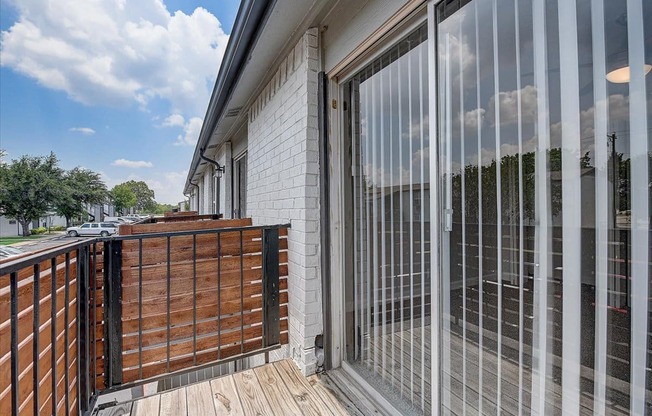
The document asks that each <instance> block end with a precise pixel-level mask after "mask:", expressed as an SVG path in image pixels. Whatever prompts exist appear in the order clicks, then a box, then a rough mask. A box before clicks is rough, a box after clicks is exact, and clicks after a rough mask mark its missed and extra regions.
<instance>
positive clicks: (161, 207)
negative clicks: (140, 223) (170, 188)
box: [147, 203, 176, 215]
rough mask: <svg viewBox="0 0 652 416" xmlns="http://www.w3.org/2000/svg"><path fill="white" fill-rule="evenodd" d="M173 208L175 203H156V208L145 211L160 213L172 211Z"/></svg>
mask: <svg viewBox="0 0 652 416" xmlns="http://www.w3.org/2000/svg"><path fill="white" fill-rule="evenodd" d="M174 208H176V205H171V204H159V203H157V204H156V208H155V209H153V210H151V211H147V213H148V214H158V215H162V214H165V213H166V212H170V211H172V210H173V209H174Z"/></svg>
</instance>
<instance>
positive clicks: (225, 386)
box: [210, 376, 245, 416]
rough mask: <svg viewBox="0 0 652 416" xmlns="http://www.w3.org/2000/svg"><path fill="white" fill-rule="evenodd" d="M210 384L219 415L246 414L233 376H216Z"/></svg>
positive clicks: (235, 415)
mask: <svg viewBox="0 0 652 416" xmlns="http://www.w3.org/2000/svg"><path fill="white" fill-rule="evenodd" d="M210 384H211V390H212V392H213V402H214V404H215V409H216V410H217V414H218V415H225V416H244V414H245V413H244V410H243V409H242V403H240V397H239V395H238V391H237V389H236V387H235V381H234V380H233V377H231V376H226V377H220V378H216V379H213V380H211V381H210Z"/></svg>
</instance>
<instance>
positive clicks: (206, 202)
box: [200, 167, 213, 214]
mask: <svg viewBox="0 0 652 416" xmlns="http://www.w3.org/2000/svg"><path fill="white" fill-rule="evenodd" d="M201 184H202V189H203V200H202V205H203V206H202V212H200V214H212V213H213V168H212V167H207V168H206V170H205V171H204V176H203V179H202V181H201Z"/></svg>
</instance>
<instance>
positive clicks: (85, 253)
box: [77, 245, 91, 412]
mask: <svg viewBox="0 0 652 416" xmlns="http://www.w3.org/2000/svg"><path fill="white" fill-rule="evenodd" d="M89 263H90V250H89V246H87V245H86V246H82V247H80V248H79V251H78V253H77V316H78V317H79V321H78V325H77V331H78V332H77V340H78V342H79V344H78V345H79V348H78V349H77V359H78V361H77V362H78V363H79V365H78V366H77V383H78V384H77V389H78V391H79V407H80V409H81V411H82V412H85V411H87V410H88V406H89V401H90V397H91V394H90V391H91V389H90V365H89V361H90V348H89V345H90V337H89V332H90V329H89V328H90V321H89V296H88V295H89V293H88V291H89V274H90V273H89V271H90V270H89V267H90V266H89Z"/></svg>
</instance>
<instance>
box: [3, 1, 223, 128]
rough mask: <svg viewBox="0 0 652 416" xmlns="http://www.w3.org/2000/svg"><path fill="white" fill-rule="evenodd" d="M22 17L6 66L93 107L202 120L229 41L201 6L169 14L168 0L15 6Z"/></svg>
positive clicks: (7, 44) (11, 33)
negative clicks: (165, 106) (163, 104)
mask: <svg viewBox="0 0 652 416" xmlns="http://www.w3.org/2000/svg"><path fill="white" fill-rule="evenodd" d="M13 6H14V7H15V8H16V9H17V11H18V14H19V18H18V19H17V21H16V23H14V24H13V25H12V26H11V27H10V28H9V29H8V30H6V31H3V32H2V34H1V38H0V62H1V64H2V65H3V66H6V67H9V68H11V69H13V70H14V71H16V72H19V73H22V74H24V75H26V76H28V77H31V78H34V79H36V80H37V81H38V82H39V83H40V84H41V85H43V86H45V87H47V88H51V89H55V90H61V91H65V92H66V93H67V94H68V95H69V96H70V97H71V98H72V99H74V100H76V101H79V102H82V103H85V104H89V105H99V104H108V105H115V106H125V105H130V104H136V105H139V106H140V107H141V108H146V107H147V105H148V103H149V102H150V101H151V100H152V99H155V98H156V99H163V100H168V101H169V102H170V103H171V107H172V111H173V112H174V113H184V114H187V115H189V116H194V115H201V114H203V112H204V110H205V106H206V103H207V102H208V99H209V94H210V91H209V86H210V85H212V83H213V81H214V80H215V75H216V72H217V69H218V68H219V65H220V62H221V59H222V55H223V54H224V50H225V48H226V44H227V41H228V35H226V34H225V33H224V31H223V30H222V27H221V24H220V22H219V21H218V20H217V18H216V17H215V16H213V15H212V14H211V13H209V12H208V11H207V10H205V9H203V8H201V7H198V8H196V9H195V10H194V11H193V13H192V14H190V15H187V14H185V13H183V12H181V11H177V12H174V13H172V14H171V13H170V12H169V11H168V10H167V8H166V6H165V5H164V4H163V2H162V1H161V0H139V1H130V2H126V1H122V0H115V1H81V2H80V1H76V0H61V1H57V2H56V5H55V4H54V3H51V2H49V1H47V0H21V1H20V2H18V1H14V2H13Z"/></svg>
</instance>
